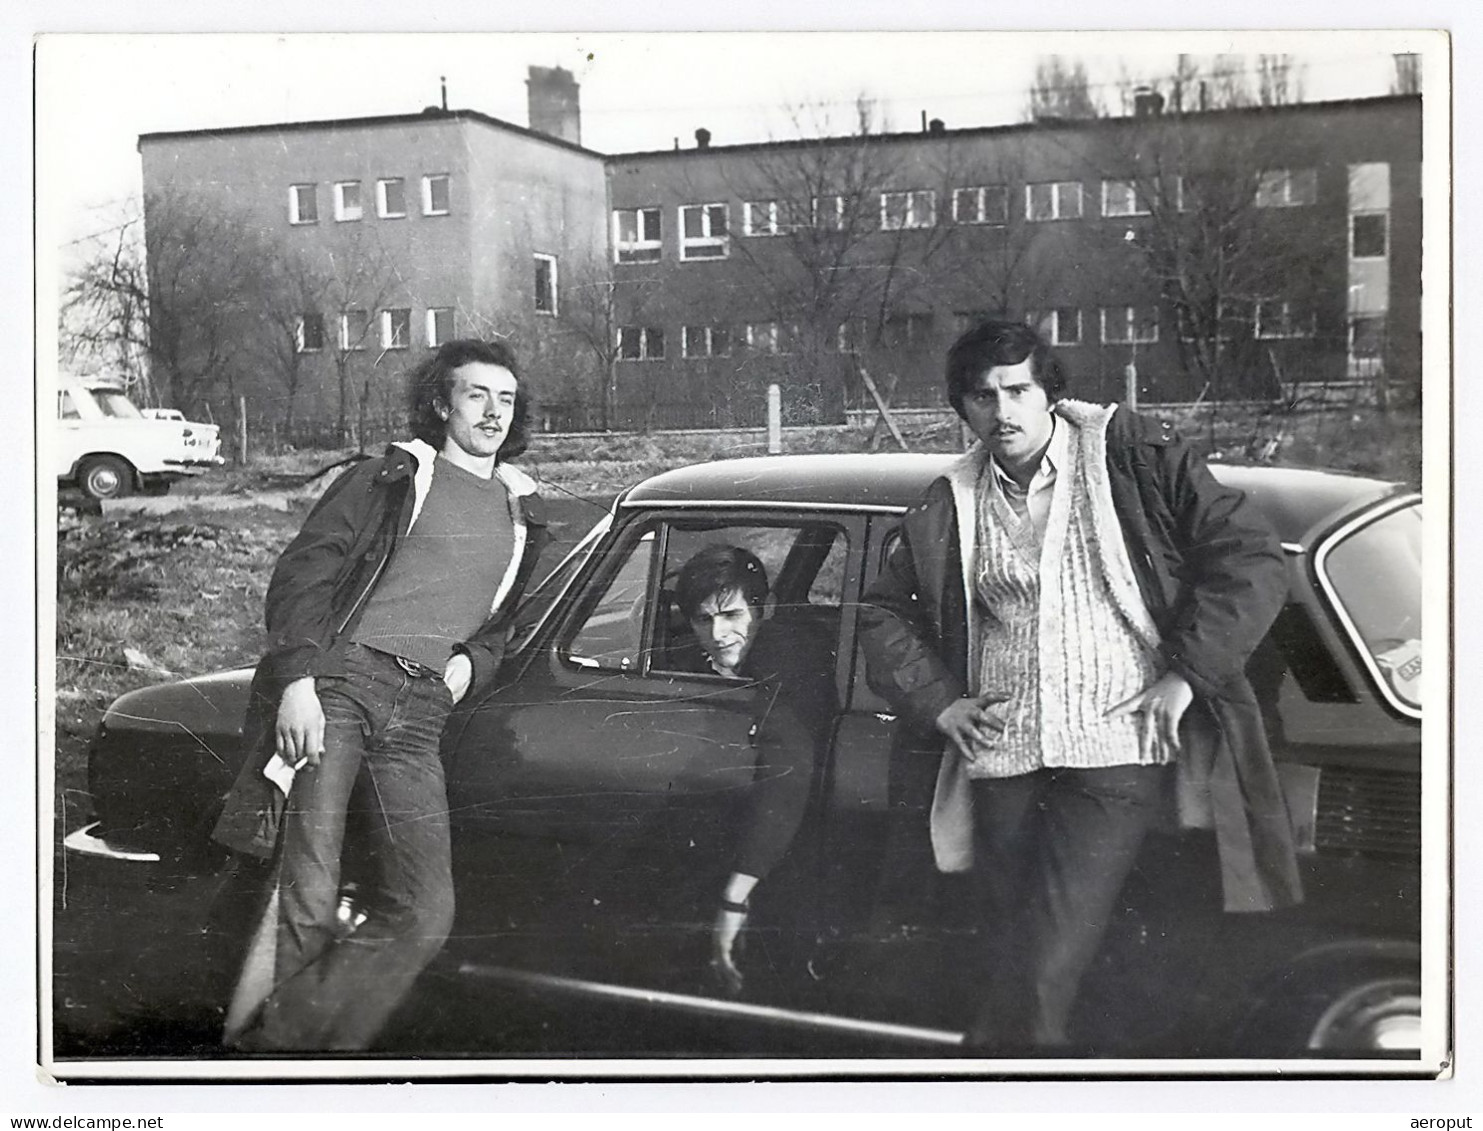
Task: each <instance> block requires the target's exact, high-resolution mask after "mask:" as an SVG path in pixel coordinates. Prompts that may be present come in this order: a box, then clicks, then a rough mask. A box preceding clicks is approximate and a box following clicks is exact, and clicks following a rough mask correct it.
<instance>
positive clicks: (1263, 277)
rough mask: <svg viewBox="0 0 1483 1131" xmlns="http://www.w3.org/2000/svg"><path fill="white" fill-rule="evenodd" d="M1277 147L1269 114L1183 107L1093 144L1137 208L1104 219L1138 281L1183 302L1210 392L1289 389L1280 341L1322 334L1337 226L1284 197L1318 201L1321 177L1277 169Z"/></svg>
mask: <svg viewBox="0 0 1483 1131" xmlns="http://www.w3.org/2000/svg"><path fill="white" fill-rule="evenodd" d="M1277 151H1278V146H1277V145H1276V134H1275V127H1274V126H1273V125H1272V124H1271V123H1270V122H1268V121H1267V120H1265V119H1257V118H1252V119H1249V120H1247V121H1245V122H1243V123H1239V124H1236V125H1233V124H1231V123H1220V124H1216V123H1213V122H1211V121H1210V120H1209V119H1208V118H1206V117H1205V116H1203V115H1198V114H1196V115H1179V114H1171V115H1154V116H1149V117H1146V118H1142V119H1135V120H1133V121H1130V122H1126V123H1124V124H1123V125H1122V126H1121V128H1119V129H1117V130H1114V131H1108V133H1107V134H1106V136H1105V139H1104V140H1103V141H1102V143H1101V144H1100V146H1099V147H1098V149H1097V150H1096V151H1095V152H1094V154H1093V156H1092V160H1093V163H1094V167H1095V171H1096V174H1097V175H1098V176H1100V177H1102V178H1103V179H1106V180H1108V181H1110V182H1111V183H1112V184H1113V185H1114V186H1115V191H1119V192H1121V193H1124V194H1125V196H1124V200H1123V204H1124V206H1125V207H1126V212H1125V213H1123V214H1126V215H1127V217H1128V219H1127V221H1126V222H1125V223H1120V224H1108V225H1104V226H1103V238H1104V239H1107V240H1110V241H1112V242H1114V243H1116V244H1117V245H1118V246H1120V247H1122V248H1124V249H1125V251H1126V254H1125V255H1124V256H1123V257H1122V258H1123V263H1124V271H1125V275H1126V279H1127V282H1128V287H1129V293H1130V294H1137V293H1139V292H1140V291H1141V292H1143V293H1145V294H1148V296H1149V300H1150V301H1153V302H1158V303H1160V304H1162V305H1163V306H1164V307H1165V309H1167V310H1168V311H1170V312H1171V313H1172V314H1173V321H1174V323H1175V327H1176V332H1177V335H1178V345H1179V351H1180V354H1181V356H1182V358H1183V360H1184V364H1185V368H1186V370H1187V372H1188V373H1189V374H1190V375H1191V376H1192V377H1193V378H1194V379H1195V380H1196V382H1197V383H1198V389H1197V391H1198V395H1199V396H1200V397H1202V398H1203V397H1209V398H1212V399H1220V398H1226V397H1231V396H1257V395H1271V394H1273V393H1275V392H1277V391H1279V389H1280V381H1281V380H1282V379H1283V378H1284V377H1286V376H1288V375H1286V374H1283V373H1281V371H1280V370H1279V369H1278V368H1277V363H1276V359H1275V353H1274V352H1273V349H1272V346H1271V342H1272V341H1273V340H1275V339H1277V338H1283V339H1293V340H1294V342H1302V341H1305V340H1311V339H1312V338H1313V336H1314V334H1315V327H1316V315H1317V304H1318V301H1319V297H1320V296H1321V295H1322V294H1324V293H1326V292H1327V291H1329V290H1332V286H1331V285H1330V282H1329V281H1328V280H1325V279H1324V278H1322V277H1321V272H1322V271H1323V266H1322V265H1323V264H1324V263H1326V262H1330V261H1332V256H1331V255H1327V254H1324V252H1325V248H1324V247H1323V246H1322V241H1323V240H1325V239H1328V238H1330V237H1328V236H1326V235H1325V234H1324V233H1323V231H1322V230H1321V229H1319V228H1316V227H1315V226H1314V225H1313V224H1312V223H1311V222H1309V221H1307V219H1306V217H1304V216H1303V215H1302V212H1303V210H1302V209H1294V208H1291V207H1282V206H1280V205H1290V204H1295V203H1297V204H1300V203H1311V202H1312V201H1311V198H1312V194H1314V193H1315V192H1316V181H1314V180H1313V179H1312V171H1311V170H1308V171H1304V170H1293V169H1280V170H1267V166H1268V165H1270V164H1271V162H1272V156H1271V155H1272V154H1273V153H1274V152H1277ZM1264 170H1267V171H1264ZM1340 238H1342V236H1341V237H1340ZM1109 252H1110V249H1109Z"/></svg>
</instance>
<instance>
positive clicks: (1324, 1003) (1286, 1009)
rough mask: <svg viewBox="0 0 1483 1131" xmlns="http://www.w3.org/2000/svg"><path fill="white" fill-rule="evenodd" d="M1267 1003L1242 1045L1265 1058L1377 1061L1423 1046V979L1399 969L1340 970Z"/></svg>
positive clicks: (1410, 971)
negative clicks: (1376, 1057) (1346, 1057)
mask: <svg viewBox="0 0 1483 1131" xmlns="http://www.w3.org/2000/svg"><path fill="white" fill-rule="evenodd" d="M1305 981H1306V983H1307V984H1306V985H1304V986H1303V987H1302V988H1301V989H1300V990H1297V991H1296V992H1293V993H1292V994H1290V995H1287V996H1284V997H1283V998H1281V999H1279V1000H1274V1001H1269V1002H1268V1003H1267V1005H1266V1006H1265V1007H1263V1008H1262V1009H1261V1010H1260V1011H1259V1013H1258V1014H1257V1016H1256V1017H1255V1018H1254V1019H1253V1021H1252V1022H1251V1023H1250V1024H1249V1025H1248V1026H1246V1027H1245V1032H1244V1034H1243V1036H1244V1038H1245V1039H1243V1041H1242V1044H1243V1045H1246V1046H1249V1047H1250V1048H1251V1049H1252V1050H1253V1051H1256V1050H1260V1053H1261V1055H1267V1056H1303V1055H1307V1054H1310V1053H1329V1054H1346V1055H1351V1056H1373V1055H1376V1054H1383V1053H1394V1052H1404V1051H1407V1050H1419V1049H1420V1047H1421V980H1420V978H1419V976H1418V975H1417V973H1416V972H1415V970H1414V969H1406V968H1403V967H1401V966H1387V965H1379V964H1377V965H1373V966H1370V965H1360V966H1352V967H1340V968H1337V969H1334V970H1330V971H1325V972H1322V973H1319V974H1318V975H1317V976H1315V977H1312V978H1310V979H1305Z"/></svg>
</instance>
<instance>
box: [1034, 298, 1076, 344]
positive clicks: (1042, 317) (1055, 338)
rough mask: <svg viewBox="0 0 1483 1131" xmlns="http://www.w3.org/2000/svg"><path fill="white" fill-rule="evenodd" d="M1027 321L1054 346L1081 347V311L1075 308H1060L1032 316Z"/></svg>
mask: <svg viewBox="0 0 1483 1131" xmlns="http://www.w3.org/2000/svg"><path fill="white" fill-rule="evenodd" d="M1027 321H1028V322H1029V323H1030V325H1031V326H1034V327H1035V328H1036V329H1037V330H1039V331H1040V333H1042V334H1044V335H1045V337H1046V339H1047V340H1049V342H1050V344H1051V345H1053V346H1079V345H1081V311H1080V310H1078V309H1077V308H1076V307H1074V306H1058V307H1056V308H1055V309H1054V310H1047V311H1045V312H1044V313H1043V314H1035V315H1031V317H1030V318H1029V319H1027Z"/></svg>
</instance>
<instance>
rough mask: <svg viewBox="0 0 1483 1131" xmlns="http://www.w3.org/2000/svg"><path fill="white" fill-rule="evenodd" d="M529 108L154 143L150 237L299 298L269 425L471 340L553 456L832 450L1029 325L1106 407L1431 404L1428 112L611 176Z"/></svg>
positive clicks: (755, 148)
mask: <svg viewBox="0 0 1483 1131" xmlns="http://www.w3.org/2000/svg"><path fill="white" fill-rule="evenodd" d="M529 89H530V96H531V121H532V123H539V124H540V126H541V127H542V129H525V128H522V127H519V126H514V125H511V124H509V123H505V122H500V121H498V120H497V119H493V118H489V117H486V116H484V115H481V114H477V113H475V112H472V111H446V110H440V109H429V110H428V111H425V112H424V113H422V114H418V115H406V116H395V117H385V118H373V119H357V120H350V121H335V122H308V123H294V124H287V125H274V126H262V127H244V128H240V129H228V130H216V131H209V132H207V131H196V132H190V133H175V134H148V135H145V136H143V137H141V139H140V153H141V155H142V159H143V164H144V184H145V190H146V198H147V205H146V208H147V211H146V228H147V231H148V232H150V233H151V234H159V233H166V232H168V231H170V229H171V224H170V222H169V221H170V216H169V213H170V210H171V209H172V208H175V209H182V208H185V207H186V204H185V203H184V202H197V204H196V205H195V206H196V207H199V203H200V202H208V203H209V204H210V206H211V207H213V208H218V209H226V210H229V211H231V213H232V214H233V215H234V216H235V217H237V218H238V220H239V222H240V223H241V224H242V225H244V226H245V228H246V229H247V230H250V231H252V232H255V233H257V234H258V235H260V236H261V237H262V238H263V240H264V241H266V244H267V245H269V246H271V247H273V248H274V249H276V251H275V256H276V258H277V259H278V260H280V261H281V263H282V264H291V265H292V270H290V271H288V277H290V278H291V279H292V281H293V285H287V284H285V283H284V282H283V277H281V276H280V278H279V280H278V285H277V294H276V298H275V302H276V303H277V305H278V307H279V310H280V317H279V318H278V319H277V322H276V323H275V324H276V325H277V326H278V327H279V331H278V334H277V339H276V340H275V343H274V344H275V345H276V346H277V347H278V350H277V355H276V362H275V365H274V366H270V369H272V370H273V371H274V372H278V371H281V373H282V374H291V373H293V372H295V371H297V372H298V373H299V376H298V377H297V378H295V379H294V380H293V381H290V380H288V379H287V378H285V379H283V380H279V381H277V383H276V384H272V383H267V384H265V385H264V387H263V390H262V391H261V392H260V393H259V400H260V401H261V402H262V415H264V416H271V417H275V418H276V417H281V416H282V414H283V410H284V407H285V406H284V404H283V398H284V397H285V396H289V397H290V398H292V399H293V400H294V401H295V412H296V413H297V418H298V419H299V420H301V421H309V420H325V419H328V418H330V417H334V416H336V414H338V416H339V424H340V426H341V427H342V428H343V426H344V425H345V423H346V421H345V417H346V414H347V412H349V411H350V410H348V409H347V407H346V406H347V404H350V405H351V406H352V408H353V410H354V411H353V412H351V413H350V415H355V414H356V413H359V414H360V415H361V416H364V414H365V412H366V411H367V406H368V405H369V406H372V412H373V415H375V413H376V412H380V411H381V409H379V408H377V407H376V406H378V405H385V404H387V403H389V402H388V398H389V397H391V396H392V393H391V392H390V390H392V389H394V388H395V384H396V383H395V381H393V380H391V379H390V378H391V377H392V376H399V375H400V373H401V371H402V370H404V369H405V368H406V367H407V363H408V362H410V361H411V360H412V359H414V358H415V357H416V356H418V355H419V352H420V351H421V350H423V349H425V348H426V347H428V346H431V345H435V344H437V343H438V342H439V341H442V340H446V339H447V338H449V337H453V336H461V335H464V334H470V333H475V334H502V335H506V336H508V337H510V338H512V339H513V340H514V341H515V344H516V345H517V348H518V349H519V351H520V355H521V356H522V358H528V359H529V363H528V367H529V370H530V375H531V377H532V378H533V381H534V384H535V386H536V387H537V388H538V389H539V390H540V394H541V397H542V400H543V401H544V402H545V405H546V408H545V412H544V416H543V420H544V422H545V424H546V426H548V427H578V428H584V427H622V428H633V427H691V426H708V425H721V426H725V425H733V424H755V423H757V422H758V421H759V420H760V419H761V418H762V414H763V412H764V411H765V403H766V389H767V386H768V385H769V384H772V383H777V384H779V385H780V386H781V387H782V391H783V406H784V415H785V419H787V420H789V421H793V422H799V423H803V422H831V421H838V420H842V419H844V414H845V412H846V410H847V409H849V408H854V407H864V406H868V405H871V404H873V403H874V398H875V396H877V395H879V396H880V397H882V398H884V399H886V400H888V401H890V402H891V403H892V404H895V405H898V406H906V405H912V406H926V405H935V404H941V403H943V400H942V391H941V387H942V378H941V359H942V357H943V355H944V353H945V351H946V349H947V346H948V345H949V344H950V343H951V341H952V340H953V338H954V337H955V336H956V335H957V334H958V333H960V332H961V330H962V329H963V328H964V327H966V326H967V325H970V324H971V323H972V322H973V321H974V320H975V319H978V318H981V317H983V316H985V315H995V316H1006V317H1013V318H1022V319H1027V320H1029V321H1032V322H1034V323H1036V324H1038V325H1039V326H1040V327H1041V328H1042V329H1043V330H1044V332H1045V333H1046V334H1047V335H1048V336H1049V337H1050V338H1051V340H1052V341H1054V342H1055V343H1056V344H1057V346H1058V347H1060V349H1061V351H1062V356H1063V358H1064V359H1065V361H1066V363H1067V365H1068V367H1069V369H1070V371H1071V375H1072V388H1073V390H1074V391H1075V393H1076V394H1077V395H1081V396H1085V397H1087V398H1089V399H1096V400H1128V399H1132V398H1134V397H1136V398H1137V399H1138V400H1139V401H1142V402H1162V403H1169V402H1188V401H1195V400H1199V399H1212V398H1257V397H1271V396H1275V395H1279V394H1281V393H1284V392H1289V391H1291V389H1293V388H1294V387H1295V386H1297V385H1302V386H1303V387H1305V388H1310V389H1311V388H1313V387H1317V386H1351V385H1354V384H1356V383H1357V384H1360V385H1363V386H1366V387H1377V388H1379V389H1380V390H1381V391H1382V392H1383V393H1385V394H1395V393H1399V392H1404V391H1407V390H1415V389H1418V388H1419V375H1420V349H1421V342H1420V252H1421V196H1420V161H1421V153H1420V137H1421V99H1420V96H1415V95H1412V96H1398V97H1389V98H1377V99H1366V100H1356V101H1347V102H1336V103H1310V104H1298V105H1294V106H1286V107H1278V108H1269V109H1239V110H1224V111H1211V112H1202V113H1184V114H1180V113H1161V112H1160V108H1159V106H1158V103H1157V101H1156V100H1140V103H1139V107H1140V112H1139V113H1138V114H1136V115H1134V116H1131V117H1125V118H1111V119H1097V120H1092V121H1078V122H1045V121H1042V122H1036V123H1032V124H1021V125H1013V126H1003V127H991V128H977V129H959V130H949V129H946V128H944V127H943V126H942V124H941V123H940V122H936V121H934V122H931V123H929V124H927V125H926V126H925V128H924V129H923V130H922V131H920V132H913V133H892V134H871V133H865V134H861V135H857V136H852V137H833V138H816V139H809V138H805V139H800V140H797V141H786V142H771V143H765V144H752V145H738V146H719V145H713V144H711V139H710V135H709V134H708V133H707V132H706V131H705V130H697V131H696V140H695V144H694V145H693V146H686V147H685V148H679V147H678V145H677V146H676V148H674V149H672V150H662V151H656V152H652V153H630V154H619V155H612V156H604V155H601V154H598V153H595V152H593V151H591V150H587V149H584V148H582V147H581V146H580V144H578V139H579V138H580V119H579V116H578V111H577V91H576V84H575V83H574V82H573V81H571V77H570V75H569V74H567V73H566V72H563V71H560V70H559V69H556V70H548V69H544V68H532V75H531V81H530V83H529ZM543 131H544V132H543ZM151 256H152V258H154V259H156V260H159V259H161V257H162V253H161V254H156V250H155V248H154V247H153V246H152V247H151ZM270 258H272V257H270ZM268 290H269V291H273V290H274V285H273V284H271V283H270V284H269V286H268ZM259 303H260V304H261V299H259ZM264 336H265V337H269V336H271V335H269V334H268V333H267V332H266V331H265V332H264ZM260 380H261V381H266V379H265V378H260ZM386 411H388V412H389V411H390V410H389V409H387V410H386Z"/></svg>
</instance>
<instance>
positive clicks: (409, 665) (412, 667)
mask: <svg viewBox="0 0 1483 1131" xmlns="http://www.w3.org/2000/svg"><path fill="white" fill-rule="evenodd" d="M392 659H394V660H396V662H397V666H398V667H399V668H401V669H402V671H404V672H406V673H407V674H408V675H409V676H411V677H412V678H413V679H431V678H432V677H433V675H434V674H435V673H434V672H433V670H432V668H430V667H428V666H427V665H426V664H419V663H418V662H417V661H416V660H409V659H407V658H406V657H405V656H393V657H392Z"/></svg>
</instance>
